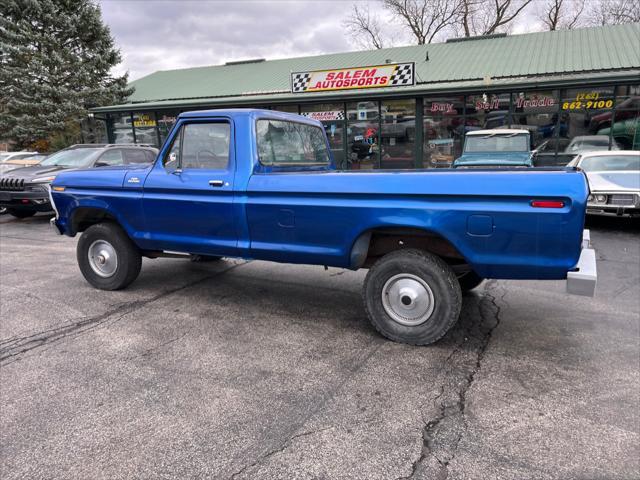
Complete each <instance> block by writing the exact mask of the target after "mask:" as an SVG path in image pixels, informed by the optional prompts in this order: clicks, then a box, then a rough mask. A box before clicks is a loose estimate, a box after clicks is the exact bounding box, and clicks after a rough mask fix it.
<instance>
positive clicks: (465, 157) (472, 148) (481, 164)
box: [453, 128, 533, 168]
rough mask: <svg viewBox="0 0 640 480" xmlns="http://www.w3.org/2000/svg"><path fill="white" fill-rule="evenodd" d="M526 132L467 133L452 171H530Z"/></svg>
mask: <svg viewBox="0 0 640 480" xmlns="http://www.w3.org/2000/svg"><path fill="white" fill-rule="evenodd" d="M530 143H531V140H530V134H529V131H528V130H518V129H507V128H505V129H494V130H476V131H473V132H468V133H467V134H466V135H465V138H464V148H463V149H462V155H461V156H460V157H458V158H456V160H455V161H454V162H453V168H489V167H532V166H533V161H532V152H531V148H530Z"/></svg>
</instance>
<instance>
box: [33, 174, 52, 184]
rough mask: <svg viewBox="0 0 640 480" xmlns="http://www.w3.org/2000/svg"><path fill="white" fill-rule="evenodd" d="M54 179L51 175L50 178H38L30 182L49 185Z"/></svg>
mask: <svg viewBox="0 0 640 480" xmlns="http://www.w3.org/2000/svg"><path fill="white" fill-rule="evenodd" d="M55 179H56V176H55V175H53V176H51V177H39V178H34V179H33V180H31V181H32V182H33V183H51V182H53V181H54V180H55Z"/></svg>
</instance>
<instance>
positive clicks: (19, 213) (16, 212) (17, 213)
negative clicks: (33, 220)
mask: <svg viewBox="0 0 640 480" xmlns="http://www.w3.org/2000/svg"><path fill="white" fill-rule="evenodd" d="M7 213H9V215H13V216H14V217H16V218H29V217H33V216H34V215H35V214H36V211H35V210H28V209H23V208H8V209H7Z"/></svg>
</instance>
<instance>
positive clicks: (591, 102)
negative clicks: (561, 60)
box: [558, 87, 619, 161]
mask: <svg viewBox="0 0 640 480" xmlns="http://www.w3.org/2000/svg"><path fill="white" fill-rule="evenodd" d="M613 98H614V97H613V89H612V88H610V87H604V88H575V89H569V90H565V91H564V94H563V98H562V100H561V102H560V116H561V119H562V121H563V122H565V123H566V129H564V130H562V131H560V132H559V133H560V137H561V138H562V137H564V138H568V139H569V140H570V141H569V144H568V145H567V146H566V148H565V149H564V152H563V153H564V157H565V158H566V159H569V161H570V160H571V159H573V157H575V155H577V154H579V153H582V152H585V151H590V150H608V149H609V148H610V147H611V148H613V149H618V148H619V147H618V145H617V144H616V142H615V141H614V142H613V144H612V145H611V146H610V143H609V142H610V137H609V132H605V131H604V130H605V129H606V128H608V127H609V126H610V125H611V119H612V114H613V104H614V101H613ZM564 119H566V120H564ZM558 156H559V157H560V152H558Z"/></svg>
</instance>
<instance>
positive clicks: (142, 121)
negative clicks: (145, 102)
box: [133, 114, 156, 128]
mask: <svg viewBox="0 0 640 480" xmlns="http://www.w3.org/2000/svg"><path fill="white" fill-rule="evenodd" d="M133 126H134V127H136V128H145V127H155V126H156V121H155V120H154V119H152V118H151V117H150V116H149V115H146V114H142V115H137V116H136V118H134V119H133Z"/></svg>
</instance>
